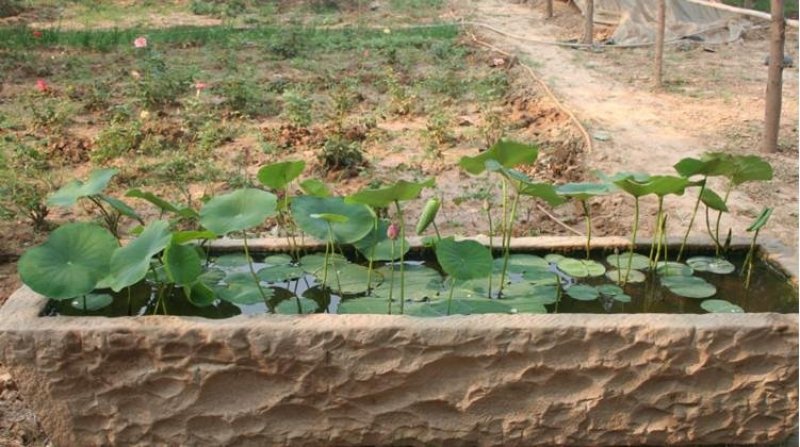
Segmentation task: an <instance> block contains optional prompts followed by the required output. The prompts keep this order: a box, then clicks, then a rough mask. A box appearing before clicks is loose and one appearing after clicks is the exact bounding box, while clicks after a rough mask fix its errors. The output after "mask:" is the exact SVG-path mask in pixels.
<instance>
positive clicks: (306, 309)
mask: <svg viewBox="0 0 800 447" xmlns="http://www.w3.org/2000/svg"><path fill="white" fill-rule="evenodd" d="M318 308H319V304H318V303H317V302H316V301H314V300H310V299H308V298H303V297H294V298H289V299H285V300H283V301H281V302H280V303H278V305H277V306H275V312H276V313H278V314H281V315H300V314H313V313H314V312H316V311H317V309H318Z"/></svg>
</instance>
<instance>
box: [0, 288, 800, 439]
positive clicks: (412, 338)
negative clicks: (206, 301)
mask: <svg viewBox="0 0 800 447" xmlns="http://www.w3.org/2000/svg"><path fill="white" fill-rule="evenodd" d="M37 304H41V299H40V298H38V297H36V296H35V295H34V294H32V293H30V292H28V291H22V292H18V293H17V294H16V295H15V296H13V297H12V298H11V300H10V301H9V303H8V304H7V305H6V307H4V308H3V309H2V310H0V354H1V356H2V361H3V363H4V364H6V365H8V366H9V367H10V370H11V373H12V375H13V377H14V379H15V380H16V381H17V382H18V384H19V386H20V388H21V390H22V392H23V394H24V396H25V397H26V399H28V400H29V401H30V403H31V404H32V406H33V407H34V409H35V411H36V412H37V414H38V415H39V416H40V418H41V419H42V423H43V425H44V427H45V429H46V431H47V432H48V433H49V434H50V435H51V437H52V439H53V441H54V443H55V445H56V446H67V447H68V446H105V445H119V446H123V445H124V446H139V445H141V446H152V445H175V446H178V445H180V446H184V445H191V446H219V445H235V446H264V445H309V446H317V445H319V446H327V445H387V444H393V445H481V446H484V445H485V446H496V445H504V446H516V445H573V446H583V445H585V446H589V445H625V444H627V445H630V444H634V445H638V444H669V445H679V444H699V443H703V444H706V443H710V444H723V443H730V442H731V441H732V440H735V441H736V443H744V444H757V443H767V442H774V441H779V440H781V439H783V438H785V437H786V436H788V435H789V434H790V433H791V432H792V431H793V430H796V425H797V417H798V412H797V406H798V404H797V399H798V357H797V340H798V328H797V321H798V320H797V315H776V314H750V315H702V316H700V315H646V314H642V315H610V316H604V315H528V316H524V315H508V316H491V315H489V316H470V317H448V318H439V319H412V318H406V317H396V316H395V317H392V316H332V315H315V316H305V317H276V316H263V317H261V316H259V317H238V318H234V319H229V320H222V321H210V320H202V319H191V318H180V317H145V318H136V319H127V318H120V319H103V318H64V317H59V318H39V317H36V315H35V313H33V312H31V311H30V309H31V308H32V307H35V306H36V305H37Z"/></svg>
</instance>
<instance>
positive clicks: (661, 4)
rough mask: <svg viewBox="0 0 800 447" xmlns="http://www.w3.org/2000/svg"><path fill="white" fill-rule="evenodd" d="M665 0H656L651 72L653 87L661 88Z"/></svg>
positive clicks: (662, 80) (662, 82) (662, 83)
mask: <svg viewBox="0 0 800 447" xmlns="http://www.w3.org/2000/svg"><path fill="white" fill-rule="evenodd" d="M666 10H667V6H666V0H658V21H657V22H656V51H655V53H656V56H655V61H654V62H655V64H654V70H655V72H654V73H653V87H654V88H655V89H656V90H661V88H662V87H663V86H664V29H665V27H666V24H665V22H666V15H667V14H666Z"/></svg>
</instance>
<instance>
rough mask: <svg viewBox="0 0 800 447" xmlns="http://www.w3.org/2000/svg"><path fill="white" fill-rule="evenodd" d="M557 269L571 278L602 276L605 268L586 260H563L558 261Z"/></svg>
mask: <svg viewBox="0 0 800 447" xmlns="http://www.w3.org/2000/svg"><path fill="white" fill-rule="evenodd" d="M558 269H559V270H561V271H562V272H564V273H566V274H567V275H569V276H571V277H573V278H586V277H589V276H603V273H605V272H606V268H605V267H603V264H600V263H599V262H595V261H592V260H587V259H573V258H564V259H562V260H560V261H558Z"/></svg>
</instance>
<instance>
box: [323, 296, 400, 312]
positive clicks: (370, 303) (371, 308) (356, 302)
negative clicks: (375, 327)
mask: <svg viewBox="0 0 800 447" xmlns="http://www.w3.org/2000/svg"><path fill="white" fill-rule="evenodd" d="M393 308H394V306H393ZM336 313H337V314H379V315H380V314H388V313H389V302H388V301H387V300H385V299H378V298H370V297H367V298H353V299H347V300H342V301H341V302H340V303H339V306H338V307H337V308H336Z"/></svg>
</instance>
